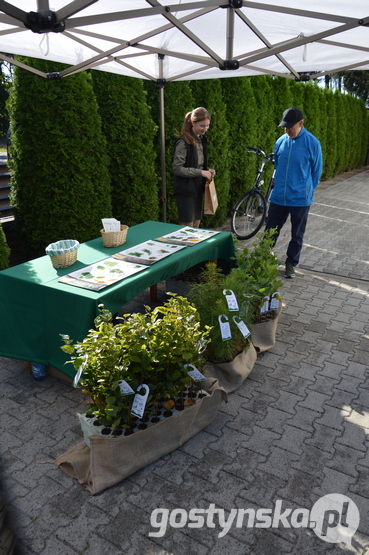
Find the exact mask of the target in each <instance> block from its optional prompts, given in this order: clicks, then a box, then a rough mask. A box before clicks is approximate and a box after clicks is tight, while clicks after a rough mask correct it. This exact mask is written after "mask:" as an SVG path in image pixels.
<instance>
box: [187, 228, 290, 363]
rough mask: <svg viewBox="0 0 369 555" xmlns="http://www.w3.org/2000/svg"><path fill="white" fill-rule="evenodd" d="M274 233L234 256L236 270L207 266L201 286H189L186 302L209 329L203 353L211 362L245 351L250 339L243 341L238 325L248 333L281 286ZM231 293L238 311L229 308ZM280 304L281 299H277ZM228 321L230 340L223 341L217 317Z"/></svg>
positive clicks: (233, 356)
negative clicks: (267, 300) (261, 309)
mask: <svg viewBox="0 0 369 555" xmlns="http://www.w3.org/2000/svg"><path fill="white" fill-rule="evenodd" d="M274 232H275V230H274V229H271V230H268V231H267V232H265V233H264V234H263V235H259V237H258V241H256V242H255V243H253V245H252V249H248V248H244V249H243V250H240V251H238V252H237V254H236V267H234V268H232V270H231V271H230V273H229V274H228V275H224V274H223V272H222V271H221V270H220V269H219V268H217V266H216V265H215V264H214V263H208V264H207V265H206V267H205V269H204V271H203V272H202V273H201V281H200V283H195V284H190V285H189V298H190V300H191V301H192V302H193V303H194V305H195V306H196V308H197V310H198V311H199V314H200V318H201V324H202V325H203V326H209V327H211V332H210V338H211V342H210V343H209V344H208V346H207V349H206V352H205V353H204V354H205V356H206V357H207V360H210V361H212V362H224V361H231V360H233V359H234V358H235V356H236V355H237V354H239V353H240V352H242V351H243V350H245V349H247V347H248V346H249V345H250V338H249V337H247V338H245V337H244V335H243V334H242V332H241V331H240V329H239V326H238V325H237V322H236V321H235V318H236V320H238V322H240V321H242V322H244V323H245V325H246V326H247V328H248V329H249V330H251V328H252V324H253V322H255V320H256V319H257V317H258V316H259V313H260V308H261V307H262V305H263V303H264V297H266V296H267V297H269V296H270V295H272V294H273V293H275V292H276V291H277V290H278V289H279V287H281V286H282V285H283V282H282V281H281V280H280V279H279V270H278V259H277V258H276V256H275V255H274V253H273V252H272V244H273V233H274ZM228 290H230V291H233V293H234V295H235V297H236V299H237V303H238V307H239V311H231V310H230V309H229V308H228V303H227V299H226V295H225V294H224V292H225V291H228ZM278 298H279V300H281V297H278ZM220 316H221V317H222V321H225V319H227V320H228V323H229V326H230V331H231V338H230V339H226V340H223V338H222V333H221V327H220V323H219V317H220Z"/></svg>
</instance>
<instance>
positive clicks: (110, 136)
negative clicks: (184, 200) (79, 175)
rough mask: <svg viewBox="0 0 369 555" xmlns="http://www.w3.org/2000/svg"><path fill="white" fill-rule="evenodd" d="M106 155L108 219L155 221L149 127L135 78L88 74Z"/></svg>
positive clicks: (150, 121) (151, 132)
mask: <svg viewBox="0 0 369 555" xmlns="http://www.w3.org/2000/svg"><path fill="white" fill-rule="evenodd" d="M92 83H93V89H94V92H95V95H96V99H97V102H98V105H99V114H100V116H101V121H102V130H103V133H104V135H105V138H106V141H107V146H108V155H109V166H108V168H109V174H110V183H111V197H112V209H113V216H114V217H115V218H117V219H118V220H120V222H121V223H122V224H125V225H129V226H132V225H135V224H138V223H141V222H144V221H147V220H157V219H158V217H159V197H158V191H157V182H158V176H157V173H156V167H155V155H156V153H155V147H154V136H155V132H156V129H155V124H154V122H153V119H152V117H151V114H150V109H149V107H148V105H147V102H146V92H145V90H144V88H143V83H142V81H141V79H136V78H134V77H125V76H123V75H116V74H113V73H107V72H102V71H92Z"/></svg>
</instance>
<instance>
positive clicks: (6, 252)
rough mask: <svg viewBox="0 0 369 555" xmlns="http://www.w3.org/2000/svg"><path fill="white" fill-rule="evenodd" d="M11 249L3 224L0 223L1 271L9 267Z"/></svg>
mask: <svg viewBox="0 0 369 555" xmlns="http://www.w3.org/2000/svg"><path fill="white" fill-rule="evenodd" d="M9 256H10V249H9V247H8V244H7V242H6V237H5V233H4V230H3V226H2V225H1V223H0V271H1V270H5V269H6V268H8V267H9Z"/></svg>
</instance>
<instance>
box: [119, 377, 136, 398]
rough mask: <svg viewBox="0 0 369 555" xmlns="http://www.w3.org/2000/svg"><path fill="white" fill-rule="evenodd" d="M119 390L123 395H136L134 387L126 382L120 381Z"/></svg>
mask: <svg viewBox="0 0 369 555" xmlns="http://www.w3.org/2000/svg"><path fill="white" fill-rule="evenodd" d="M119 389H120V392H121V394H122V395H132V393H134V390H133V389H132V387H131V386H130V385H129V384H128V383H127V382H126V381H125V380H119Z"/></svg>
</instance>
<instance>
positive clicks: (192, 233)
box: [156, 227, 219, 246]
mask: <svg viewBox="0 0 369 555" xmlns="http://www.w3.org/2000/svg"><path fill="white" fill-rule="evenodd" d="M217 233H219V231H213V230H209V229H200V228H197V227H182V228H181V229H179V230H178V231H176V232H174V233H173V232H172V233H168V234H167V235H163V237H158V238H157V239H156V240H157V241H163V242H167V243H173V244H175V245H186V246H193V245H197V244H198V243H201V241H206V239H210V237H213V236H214V235H217Z"/></svg>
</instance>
